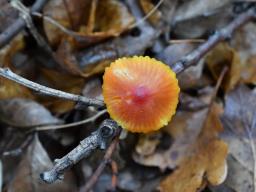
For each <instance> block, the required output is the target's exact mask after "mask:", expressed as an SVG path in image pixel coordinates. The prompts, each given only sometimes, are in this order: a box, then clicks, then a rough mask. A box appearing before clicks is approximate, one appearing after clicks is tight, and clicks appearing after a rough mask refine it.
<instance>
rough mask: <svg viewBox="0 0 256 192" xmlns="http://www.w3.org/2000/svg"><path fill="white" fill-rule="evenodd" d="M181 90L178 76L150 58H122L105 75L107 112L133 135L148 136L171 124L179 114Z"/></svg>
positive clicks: (104, 90)
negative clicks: (173, 117)
mask: <svg viewBox="0 0 256 192" xmlns="http://www.w3.org/2000/svg"><path fill="white" fill-rule="evenodd" d="M179 91H180V89H179V86H178V81H177V79H176V74H175V73H174V72H173V71H172V70H171V69H170V68H169V67H168V66H167V65H165V64H163V63H162V62H160V61H157V60H155V59H152V58H150V57H143V56H134V57H131V58H121V59H118V60H116V61H114V62H113V63H111V65H110V67H107V68H106V70H105V74H104V76H103V97H104V102H105V103H106V107H107V110H108V112H109V114H110V116H111V118H112V119H114V120H115V121H117V123H118V124H119V125H120V126H122V127H123V128H124V129H127V130H128V131H131V132H140V133H141V132H143V133H147V132H150V131H155V130H158V129H160V128H161V127H163V126H164V125H167V123H168V122H169V121H170V120H171V117H172V116H173V115H174V114H175V111H176V107H177V104H178V96H179Z"/></svg>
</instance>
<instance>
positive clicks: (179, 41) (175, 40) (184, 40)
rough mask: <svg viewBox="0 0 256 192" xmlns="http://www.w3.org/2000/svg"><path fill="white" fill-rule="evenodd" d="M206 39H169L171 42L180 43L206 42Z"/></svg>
mask: <svg viewBox="0 0 256 192" xmlns="http://www.w3.org/2000/svg"><path fill="white" fill-rule="evenodd" d="M205 41H206V40H205V39H172V40H170V41H169V43H171V44H179V43H204V42H205Z"/></svg>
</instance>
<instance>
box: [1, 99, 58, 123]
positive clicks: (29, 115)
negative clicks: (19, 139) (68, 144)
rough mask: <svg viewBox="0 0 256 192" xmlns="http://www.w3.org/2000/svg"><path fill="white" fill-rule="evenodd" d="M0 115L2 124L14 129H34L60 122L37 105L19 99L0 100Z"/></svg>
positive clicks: (31, 101) (33, 102) (30, 101)
mask: <svg viewBox="0 0 256 192" xmlns="http://www.w3.org/2000/svg"><path fill="white" fill-rule="evenodd" d="M0 114H1V115H0V119H1V120H2V121H3V122H5V123H7V124H9V125H12V126H15V127H34V126H39V125H49V124H58V123H61V122H62V121H61V120H59V119H57V118H56V117H54V116H53V115H52V114H51V113H50V112H49V111H48V110H47V109H46V108H44V107H43V106H42V105H40V104H39V103H36V102H35V101H33V100H28V99H21V98H16V99H5V100H0Z"/></svg>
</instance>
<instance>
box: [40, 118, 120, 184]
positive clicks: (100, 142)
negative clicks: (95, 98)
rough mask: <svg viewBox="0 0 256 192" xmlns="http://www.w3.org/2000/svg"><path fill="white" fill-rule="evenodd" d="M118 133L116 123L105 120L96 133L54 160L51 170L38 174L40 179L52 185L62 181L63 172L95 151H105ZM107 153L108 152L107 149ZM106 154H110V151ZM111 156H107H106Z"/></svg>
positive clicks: (118, 129)
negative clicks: (59, 180)
mask: <svg viewBox="0 0 256 192" xmlns="http://www.w3.org/2000/svg"><path fill="white" fill-rule="evenodd" d="M119 133H120V128H119V127H118V125H117V123H116V122H115V121H113V120H110V119H106V120H105V121H103V123H102V124H101V125H100V127H99V129H97V131H95V132H93V133H92V134H91V135H90V136H89V137H87V138H85V139H84V140H82V141H80V144H79V145H78V146H77V147H76V148H74V149H73V150H72V151H71V152H69V153H68V154H67V155H65V156H64V157H62V158H61V159H56V160H55V161H54V162H55V165H54V166H53V168H52V169H51V170H49V171H47V172H44V173H41V174H40V177H41V179H42V180H43V181H45V182H46V183H53V182H55V181H56V180H58V179H63V178H64V172H65V171H66V170H67V169H69V168H70V167H72V166H73V165H75V164H76V163H77V162H78V161H80V160H81V159H82V158H85V157H88V156H89V155H90V154H91V153H92V152H93V151H94V150H95V149H97V148H99V149H106V146H107V143H108V142H109V141H110V140H112V139H113V138H114V137H116V136H118V135H119ZM115 145H116V144H115ZM111 146H113V144H111V145H110V147H111ZM112 148H113V147H112ZM107 151H110V150H109V149H108V150H107ZM108 153H111V154H112V152H111V151H110V152H108ZM108 153H107V154H108ZM111 154H108V156H109V155H111Z"/></svg>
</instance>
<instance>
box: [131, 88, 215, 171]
mask: <svg viewBox="0 0 256 192" xmlns="http://www.w3.org/2000/svg"><path fill="white" fill-rule="evenodd" d="M212 94H213V89H212V88H211V89H210V88H207V90H204V91H203V90H202V93H200V94H198V95H197V96H196V98H197V100H200V101H201V102H204V104H205V105H206V106H207V108H208V106H209V103H210V101H211V98H212ZM207 108H206V107H204V108H202V109H200V110H197V111H193V110H191V111H184V110H181V111H177V113H176V114H175V116H174V117H173V119H172V121H171V122H170V123H169V124H168V125H167V126H166V127H164V128H163V129H162V130H163V133H162V134H167V136H169V138H168V141H169V146H168V145H167V144H168V143H167V144H164V146H166V147H165V148H164V149H162V148H161V147H160V146H161V145H162V144H161V143H162V142H164V140H163V138H164V137H163V136H164V135H162V134H160V133H159V132H156V133H155V134H153V136H154V135H155V136H157V137H156V138H155V137H153V141H151V138H150V137H147V136H146V137H143V136H140V137H143V139H142V140H143V142H142V143H138V144H137V145H136V149H137V147H139V148H140V149H141V148H142V149H143V150H142V149H141V151H146V148H147V146H149V145H150V149H151V150H153V149H157V150H155V151H153V152H151V153H147V154H144V155H143V153H138V151H137V152H135V153H134V154H133V159H134V160H135V161H136V162H137V163H139V164H142V165H145V166H157V167H159V168H160V169H161V170H166V169H167V168H171V169H173V168H176V167H177V166H179V164H180V163H181V162H182V161H183V160H184V158H186V157H187V155H189V154H190V153H191V152H192V151H193V150H191V146H193V144H194V143H196V142H197V139H198V137H199V134H200V131H201V129H202V126H203V122H204V120H205V118H206V114H207ZM159 134H160V135H159ZM170 137H171V138H170ZM157 138H158V140H159V141H160V143H159V145H157V141H155V140H157ZM144 144H145V145H144ZM155 145H157V146H155ZM144 146H145V147H144Z"/></svg>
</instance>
